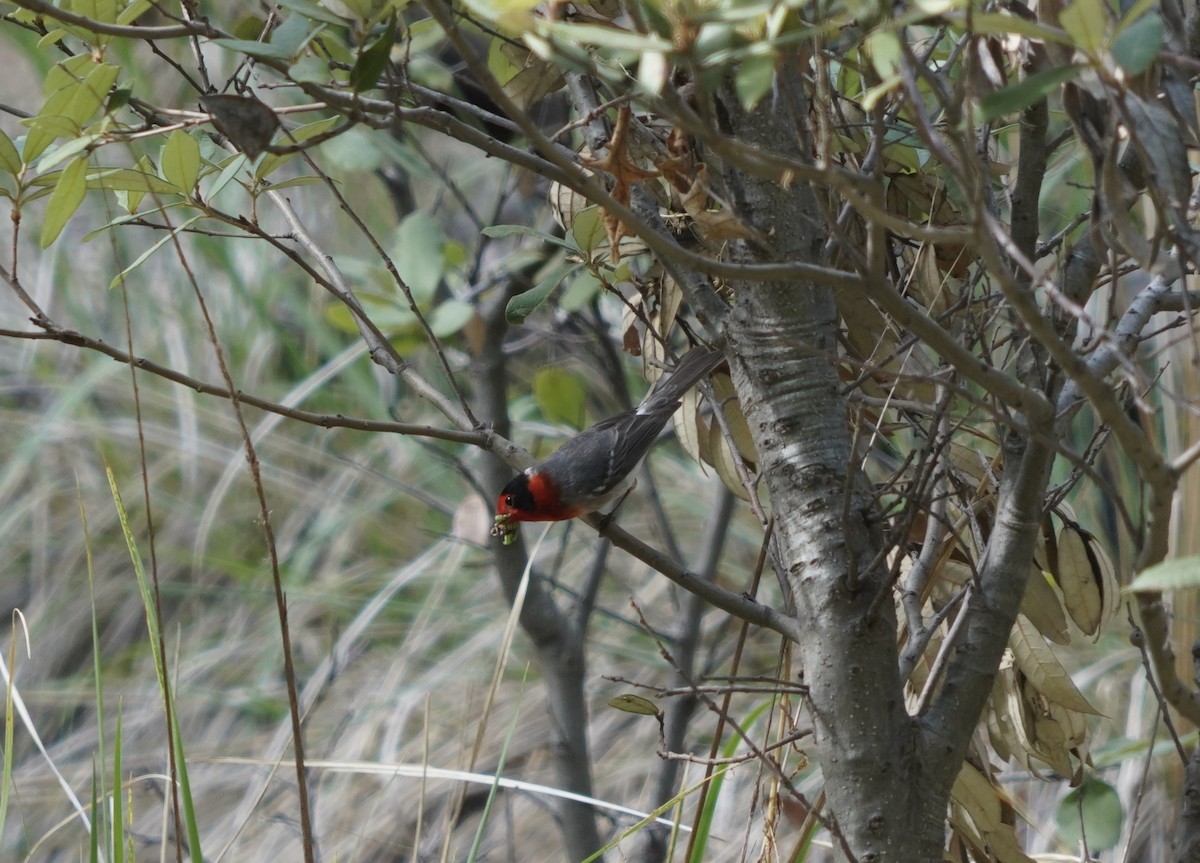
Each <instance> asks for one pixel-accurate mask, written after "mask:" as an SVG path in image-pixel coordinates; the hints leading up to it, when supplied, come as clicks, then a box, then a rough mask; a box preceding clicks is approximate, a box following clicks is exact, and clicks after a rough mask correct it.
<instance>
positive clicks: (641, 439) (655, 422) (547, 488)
mask: <svg viewBox="0 0 1200 863" xmlns="http://www.w3.org/2000/svg"><path fill="white" fill-rule="evenodd" d="M722 360H724V355H723V354H722V353H721V352H720V351H718V350H714V349H713V348H709V347H705V346H699V347H694V348H692V349H691V350H689V351H688V352H687V353H686V354H684V355H683V356H682V357H681V358H680V359H679V361H678V362H677V363H676V364H675V368H674V369H673V370H672V371H670V372H669V373H667V374H665V375H663V377H661V378H660V379H659V380H658V383H657V384H656V385H655V386H654V388H653V389H652V390H651V391H650V392H649V394H647V396H646V398H644V399H643V400H642V402H641V404H639V405H638V406H637V407H635V408H633V409H632V410H627V411H623V412H622V413H619V414H617V415H616V416H612V417H609V418H608V419H605V420H601V421H600V422H598V423H596V424H595V425H593V426H591V427H590V428H587V429H584V430H583V431H581V432H579V434H577V435H575V436H574V437H573V438H571V439H570V440H569V441H567V442H566V443H565V444H563V445H562V446H561V447H559V448H558V449H557V450H555V451H554V452H553V453H552V454H551V455H550V456H549V457H548V458H547V459H546V460H545V461H543V462H541V463H540V464H536V465H534V466H533V467H530V468H526V469H525V470H524V471H522V472H521V473H519V474H517V475H516V476H515V477H513V478H512V480H510V481H509V483H508V484H507V485H506V486H504V488H503V490H502V491H501V492H500V496H499V498H498V499H497V501H496V517H495V520H494V522H493V525H492V536H498V537H501V539H502V541H503V544H504V545H510V544H512V543H513V542H514V541H515V540H516V534H517V524H518V523H519V522H522V521H565V520H567V519H571V518H576V517H578V516H581V515H587V514H588V513H590V512H595V511H597V510H599V509H601V508H603V507H604V506H605V505H607V504H608V503H610V502H612V501H614V500H618V499H619V498H621V497H622V496H623V495H625V494H627V493H628V492H629V491H630V490H631V489H632V488H633V477H632V474H633V471H634V469H635V468H636V467H637V466H638V465H639V464H641V462H642V459H644V458H645V457H646V453H648V452H649V451H650V447H651V446H653V445H654V442H655V440H657V439H658V434H659V432H661V431H662V430H663V427H664V426H665V425H666V424H667V421H668V420H669V419H671V415H672V414H674V413H675V411H676V410H678V409H679V405H680V399H681V398H682V397H683V395H684V393H686V392H687V391H688V390H690V389H691V388H692V387H693V386H695V385H696V384H697V383H699V381H700V380H701V379H702V378H704V377H706V376H707V375H708V374H710V373H711V372H712V371H713V369H715V368H716V367H717V366H718V365H720V363H721V362H722Z"/></svg>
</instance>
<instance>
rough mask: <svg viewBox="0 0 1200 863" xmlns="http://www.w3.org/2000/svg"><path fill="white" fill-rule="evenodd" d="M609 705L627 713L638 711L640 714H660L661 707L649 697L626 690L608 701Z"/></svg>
mask: <svg viewBox="0 0 1200 863" xmlns="http://www.w3.org/2000/svg"><path fill="white" fill-rule="evenodd" d="M608 706H609V707H613V708H616V709H617V710H622V711H624V712H625V713H636V714H637V715H638V716H658V715H659V712H660V711H659V709H658V707H657V706H656V705H655V704H654V702H653V701H651V700H650V699H649V698H643V697H642V696H640V695H634V694H633V693H632V692H626V693H624V694H622V695H618V696H617V697H616V698H614V699H612V700H611V701H609V702H608Z"/></svg>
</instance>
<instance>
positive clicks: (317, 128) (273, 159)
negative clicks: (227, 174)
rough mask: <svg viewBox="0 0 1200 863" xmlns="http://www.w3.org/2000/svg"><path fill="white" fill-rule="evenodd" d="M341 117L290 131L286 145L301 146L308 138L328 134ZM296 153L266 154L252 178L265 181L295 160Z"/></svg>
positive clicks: (335, 116)
mask: <svg viewBox="0 0 1200 863" xmlns="http://www.w3.org/2000/svg"><path fill="white" fill-rule="evenodd" d="M341 119H342V118H341V117H338V116H337V115H334V116H332V117H326V118H325V119H324V120H317V121H315V122H312V123H306V124H304V125H303V126H300V127H299V128H296V129H292V131H291V132H290V133H288V137H287V139H286V142H287V143H288V144H301V143H303V142H305V141H307V140H308V139H309V138H315V137H316V136H317V135H322V134H324V133H325V132H328V131H329V130H330V129H332V128H333V127H334V126H336V125H337V124H338V122H339V121H340V120H341ZM297 155H299V154H298V153H284V154H283V155H282V156H277V155H275V154H274V153H268V154H267V155H266V156H264V157H263V160H262V161H261V162H259V163H258V167H257V168H255V169H254V177H255V179H258V180H263V179H266V178H267V177H269V176H270V175H271V173H272V172H274V171H277V170H278V169H279V168H280V167H282V166H283V165H286V164H287V163H288V162H290V161H291V160H292V159H294V158H296V156H297Z"/></svg>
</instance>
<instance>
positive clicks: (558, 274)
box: [504, 261, 579, 324]
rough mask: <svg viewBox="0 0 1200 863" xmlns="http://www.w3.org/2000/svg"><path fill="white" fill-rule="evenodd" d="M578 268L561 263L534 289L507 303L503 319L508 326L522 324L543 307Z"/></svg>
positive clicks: (518, 295)
mask: <svg viewBox="0 0 1200 863" xmlns="http://www.w3.org/2000/svg"><path fill="white" fill-rule="evenodd" d="M578 266H579V265H578V264H575V263H572V262H570V261H563V262H561V263H559V264H558V265H556V266H555V267H553V268H551V270H550V272H549V273H547V274H546V276H545V278H543V279H542V280H541V281H540V282H538V283H537V284H536V285H535V286H534V287H532V288H530V289H529V290H528V291H525V293H523V294H517V295H516V296H515V297H513V298H512V299H511V300H509V301H508V305H507V306H505V307H504V317H505V318H506V319H507V320H508V322H509V323H510V324H523V323H524V322H525V319H526V318H527V317H529V316H530V315H532V314H533V313H534V312H536V311H537V310H538V309H540V308H541V307H542V306H543V305H545V303H546V300H547V299H549V298H550V295H551V294H552V293H554V289H555V288H557V287H558V286H559V285H560V284H562V280H563V279H565V278H566V277H567V276H568V275H569V274H570V273H571V272H572V271H574V270H575V269H576V267H578Z"/></svg>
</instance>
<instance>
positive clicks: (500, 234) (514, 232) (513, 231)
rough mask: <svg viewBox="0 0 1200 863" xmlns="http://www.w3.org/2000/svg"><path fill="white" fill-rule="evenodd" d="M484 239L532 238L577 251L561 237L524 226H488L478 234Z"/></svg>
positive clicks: (572, 244)
mask: <svg viewBox="0 0 1200 863" xmlns="http://www.w3.org/2000/svg"><path fill="white" fill-rule="evenodd" d="M479 233H480V234H482V235H483V236H485V237H491V238H492V239H493V240H502V239H504V238H505V237H518V236H520V237H533V238H535V239H538V240H541V241H542V242H544V243H551V244H552V245H555V246H561V247H562V248H564V249H569V250H571V251H572V252H577V251H579V248H578V247H577V246H576V245H575V244H574V243H569V242H567V241H566V240H564V239H563V238H562V237H556V236H554V235H553V234H547V233H546V232H545V231H539V230H537V229H536V228H529V227H526V226H525V225H489V226H488V227H486V228H484V229H483V230H482V231H480V232H479Z"/></svg>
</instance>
